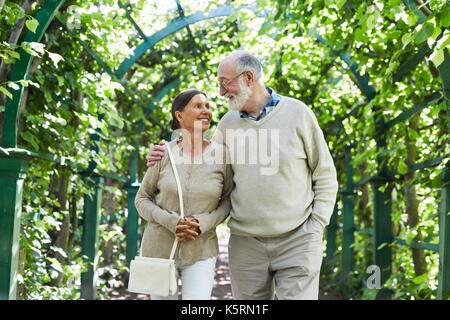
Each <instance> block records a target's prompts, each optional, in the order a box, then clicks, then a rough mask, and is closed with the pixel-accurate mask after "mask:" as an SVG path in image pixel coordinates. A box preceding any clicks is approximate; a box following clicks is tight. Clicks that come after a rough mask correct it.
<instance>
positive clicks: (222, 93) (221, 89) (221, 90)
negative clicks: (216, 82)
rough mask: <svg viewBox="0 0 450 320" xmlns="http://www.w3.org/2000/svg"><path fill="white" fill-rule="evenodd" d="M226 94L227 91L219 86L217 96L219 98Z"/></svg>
mask: <svg viewBox="0 0 450 320" xmlns="http://www.w3.org/2000/svg"><path fill="white" fill-rule="evenodd" d="M226 93H227V89H225V88H224V87H223V86H220V89H219V94H220V96H221V97H223V96H224V95H225V94H226Z"/></svg>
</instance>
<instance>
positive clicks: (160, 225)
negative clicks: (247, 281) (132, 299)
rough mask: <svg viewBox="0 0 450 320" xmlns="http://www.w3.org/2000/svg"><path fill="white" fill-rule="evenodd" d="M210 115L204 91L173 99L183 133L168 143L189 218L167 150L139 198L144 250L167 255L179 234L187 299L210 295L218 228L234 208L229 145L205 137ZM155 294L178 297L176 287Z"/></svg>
mask: <svg viewBox="0 0 450 320" xmlns="http://www.w3.org/2000/svg"><path fill="white" fill-rule="evenodd" d="M211 117H212V112H211V109H210V107H209V102H208V99H207V97H206V94H205V93H203V92H201V91H198V90H187V91H184V92H182V93H180V94H179V95H178V96H177V97H176V98H175V100H174V101H173V103H172V121H171V126H172V129H173V130H178V129H181V130H179V131H181V139H179V140H173V141H171V142H169V143H168V145H169V147H170V148H171V150H172V153H173V157H174V160H175V163H176V166H177V171H178V174H179V178H180V183H181V188H182V194H183V202H184V213H185V218H184V219H181V218H180V215H179V212H180V208H179V200H178V191H177V184H176V180H175V176H174V173H173V170H172V167H171V163H170V159H169V157H168V153H167V152H165V153H164V157H163V158H162V160H161V161H158V163H157V164H156V165H155V166H153V167H150V168H148V170H147V172H146V174H145V176H144V179H143V181H142V184H141V186H140V188H139V191H138V193H137V195H136V200H135V205H136V208H137V210H138V212H139V215H140V216H141V218H142V219H144V220H145V221H147V227H146V228H145V232H144V235H143V240H142V255H143V256H146V257H155V258H168V257H169V255H170V251H171V249H172V244H173V242H174V239H175V237H176V238H177V241H179V246H178V252H177V255H176V257H177V258H176V259H175V263H176V266H177V270H178V272H179V273H180V274H181V281H182V298H183V300H208V299H210V297H211V292H212V287H213V284H214V270H215V265H216V256H217V254H218V240H217V235H216V230H215V229H216V226H217V225H218V224H220V223H221V222H223V221H224V220H225V218H226V217H227V216H228V214H229V212H230V209H231V204H230V193H231V189H232V186H233V178H232V170H231V166H230V164H229V163H230V162H229V155H228V153H227V149H226V147H225V146H223V145H221V144H218V143H216V142H211V141H208V140H207V139H205V138H204V132H205V131H207V130H208V129H209V125H210V121H211ZM151 299H152V300H158V299H171V300H175V299H178V293H176V294H174V295H173V296H172V297H159V296H154V295H152V296H151Z"/></svg>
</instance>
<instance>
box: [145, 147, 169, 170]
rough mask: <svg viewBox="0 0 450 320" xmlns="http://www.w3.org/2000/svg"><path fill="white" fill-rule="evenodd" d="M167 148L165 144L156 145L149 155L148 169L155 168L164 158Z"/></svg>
mask: <svg viewBox="0 0 450 320" xmlns="http://www.w3.org/2000/svg"><path fill="white" fill-rule="evenodd" d="M164 152H165V148H164V142H162V141H161V142H160V143H159V145H158V144H155V145H154V146H153V147H152V148H151V149H150V151H149V152H148V155H147V167H153V166H154V165H155V164H156V162H157V161H159V160H161V159H162V157H163V156H164Z"/></svg>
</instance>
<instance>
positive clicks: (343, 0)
mask: <svg viewBox="0 0 450 320" xmlns="http://www.w3.org/2000/svg"><path fill="white" fill-rule="evenodd" d="M346 2H347V0H337V1H336V6H337V7H338V9H339V10H340V9H342V7H343V6H344V4H345V3H346Z"/></svg>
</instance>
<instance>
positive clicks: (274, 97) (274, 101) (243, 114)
mask: <svg viewBox="0 0 450 320" xmlns="http://www.w3.org/2000/svg"><path fill="white" fill-rule="evenodd" d="M266 90H267V92H268V93H269V94H270V98H269V101H268V102H267V104H266V105H265V106H264V108H262V109H261V111H260V112H259V115H258V117H257V118H254V117H253V116H251V115H249V114H248V113H247V112H246V111H239V115H240V117H241V118H250V119H258V118H259V117H260V116H261V115H262V114H263V113H264V111H265V110H266V109H267V107H275V106H276V105H277V104H278V102H280V99H281V97H280V96H279V95H278V94H277V93H276V92H275V90H273V89H272V88H270V87H266Z"/></svg>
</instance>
